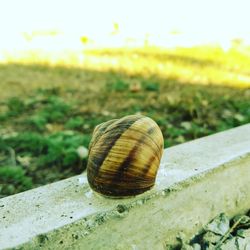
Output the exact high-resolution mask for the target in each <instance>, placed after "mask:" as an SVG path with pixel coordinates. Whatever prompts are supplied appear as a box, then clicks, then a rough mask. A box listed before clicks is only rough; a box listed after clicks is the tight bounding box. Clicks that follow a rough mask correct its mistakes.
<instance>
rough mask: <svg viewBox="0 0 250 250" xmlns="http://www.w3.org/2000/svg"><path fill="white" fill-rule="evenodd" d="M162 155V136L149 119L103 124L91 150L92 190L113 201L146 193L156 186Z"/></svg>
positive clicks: (133, 117) (127, 118)
mask: <svg viewBox="0 0 250 250" xmlns="http://www.w3.org/2000/svg"><path fill="white" fill-rule="evenodd" d="M162 153H163V136H162V132H161V130H160V128H159V127H158V125H157V124H156V123H155V122H154V121H153V120H152V119H150V118H148V117H145V116H142V115H129V116H125V117H123V118H121V119H115V120H110V121H108V122H105V123H101V124H100V125H98V126H97V127H96V128H95V130H94V132H93V137H92V140H91V142H90V147H89V158H88V165H87V177H88V182H89V184H90V187H91V188H92V189H93V190H94V191H96V192H98V193H101V194H103V195H106V196H111V197H112V196H113V197H124V196H132V195H136V194H140V193H143V192H145V191H147V190H149V189H150V188H151V187H152V186H153V185H154V183H155V178H156V174H157V171H158V168H159V165H160V160H161V157H162Z"/></svg>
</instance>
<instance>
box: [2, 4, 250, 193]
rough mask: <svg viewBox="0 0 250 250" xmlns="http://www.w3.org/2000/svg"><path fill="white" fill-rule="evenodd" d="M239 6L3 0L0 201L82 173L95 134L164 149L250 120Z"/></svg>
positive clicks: (249, 55) (249, 49)
mask: <svg viewBox="0 0 250 250" xmlns="http://www.w3.org/2000/svg"><path fill="white" fill-rule="evenodd" d="M248 12H249V11H248V2H247V1H243V0H237V1H236V0H235V1H234V0H232V1H224V0H221V1H215V0H210V1H208V0H203V1H198V0H188V1H184V0H182V1H181V0H176V1H169V0H148V1H145V0H144V1H141V0H137V1H132V0H126V1H125V0H124V1H123V0H120V1H115V0H106V1H100V0H99V1H98V0H92V1H85V0H82V1H80V0H71V1H69V0H61V1H57V0H54V1H48V0H43V1H41V0H37V1H31V0H22V1H20V0H9V1H4V0H0V31H1V34H0V198H1V197H4V196H7V195H11V194H14V193H18V192H21V191H24V190H27V189H30V188H34V187H37V186H40V185H44V184H47V183H50V182H53V181H56V180H59V179H63V178H67V177H69V176H73V175H76V174H79V173H82V172H83V171H84V170H85V168H86V163H87V156H88V144H89V142H90V139H91V135H92V131H93V129H94V127H95V126H96V125H97V124H99V123H101V122H104V121H107V120H109V119H114V118H119V117H122V116H124V115H128V114H143V115H147V116H150V117H151V118H153V119H154V120H155V121H156V122H157V123H158V124H159V126H160V127H161V129H162V132H163V135H164V138H165V147H169V146H173V145H176V144H179V143H183V142H185V141H189V140H193V139H196V138H199V137H203V136H206V135H210V134H213V133H215V132H219V131H223V130H226V129H229V128H232V127H236V126H239V125H242V124H246V123H249V122H250V28H249V23H250V16H249V14H248Z"/></svg>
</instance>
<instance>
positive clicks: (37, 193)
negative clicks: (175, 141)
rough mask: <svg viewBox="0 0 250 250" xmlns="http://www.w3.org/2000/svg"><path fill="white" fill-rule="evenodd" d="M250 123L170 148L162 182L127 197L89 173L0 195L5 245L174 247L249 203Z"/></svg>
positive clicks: (0, 234)
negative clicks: (106, 191)
mask: <svg viewBox="0 0 250 250" xmlns="http://www.w3.org/2000/svg"><path fill="white" fill-rule="evenodd" d="M249 180H250V124H248V125H244V126H241V127H238V128H235V129H231V130H228V131H225V132H221V133H218V134H215V135H212V136H208V137H204V138H201V139H198V140H194V141H192V142H188V143H184V144H181V145H178V146H174V147H171V148H168V149H165V151H164V156H163V158H162V161H161V166H160V170H159V172H158V175H157V180H156V185H155V187H154V188H153V189H151V190H150V191H148V192H146V193H144V194H142V195H139V196H136V197H132V198H128V199H109V198H105V197H102V196H99V195H98V194H96V193H93V192H92V191H91V190H90V188H89V186H88V183H87V180H86V176H85V174H83V175H79V176H75V177H72V178H69V179H66V180H63V181H60V182H56V183H53V184H50V185H46V186H43V187H40V188H37V189H33V190H29V191H27V192H24V193H20V194H17V195H13V196H9V197H7V198H3V199H0V249H8V248H12V249H13V248H14V249H126V250H127V249H167V246H168V245H172V244H176V243H178V241H177V240H176V236H178V234H179V233H182V234H185V235H186V236H187V237H188V238H190V237H191V236H192V235H193V234H194V233H196V232H197V231H198V230H200V229H201V228H202V226H203V225H205V224H206V223H207V222H208V221H210V220H211V219H212V218H213V217H215V216H216V215H217V214H218V213H221V212H225V213H227V214H228V215H229V216H233V215H235V214H237V213H242V212H245V211H247V210H249V208H250V181H249Z"/></svg>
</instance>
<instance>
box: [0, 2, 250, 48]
mask: <svg viewBox="0 0 250 250" xmlns="http://www.w3.org/2000/svg"><path fill="white" fill-rule="evenodd" d="M249 10H250V2H249V1H248V0H174V1H173V0H105V1H104V0H89V1H86V0H0V30H1V39H0V47H1V41H2V43H3V42H4V41H5V43H6V42H7V40H8V44H9V40H11V38H12V39H13V37H14V36H15V35H16V34H19V33H20V32H32V31H34V30H53V29H54V30H61V31H62V32H64V33H65V34H66V33H68V34H77V35H78V34H79V35H88V36H93V37H101V36H102V35H104V34H108V33H110V32H111V31H112V29H113V23H114V22H116V23H118V24H119V29H120V31H121V32H122V33H123V34H125V35H127V36H130V37H136V36H142V35H145V34H146V33H150V34H166V33H168V32H170V31H173V30H178V31H181V32H185V33H189V34H191V35H193V36H196V37H209V38H212V37H216V38H217V37H218V38H221V37H233V36H234V37H238V36H241V37H247V38H248V37H250V15H249ZM12 42H13V43H14V41H12Z"/></svg>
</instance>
